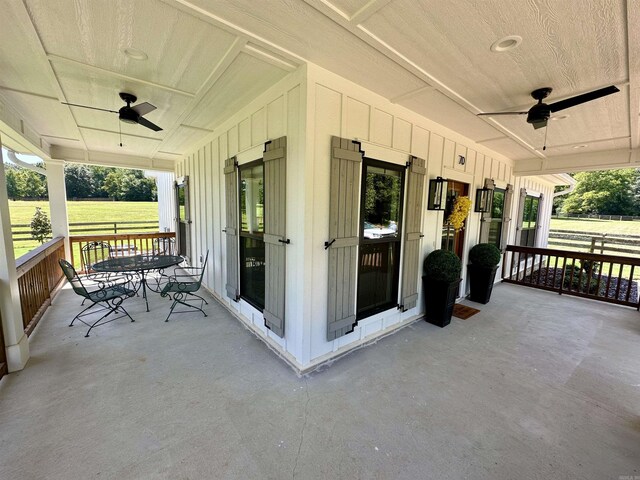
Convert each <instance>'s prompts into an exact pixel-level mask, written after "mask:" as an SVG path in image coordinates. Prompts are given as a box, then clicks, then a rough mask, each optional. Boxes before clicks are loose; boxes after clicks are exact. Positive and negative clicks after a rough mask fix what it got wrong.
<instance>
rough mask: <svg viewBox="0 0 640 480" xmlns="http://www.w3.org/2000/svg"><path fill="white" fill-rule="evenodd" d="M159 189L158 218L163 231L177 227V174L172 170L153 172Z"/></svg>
mask: <svg viewBox="0 0 640 480" xmlns="http://www.w3.org/2000/svg"><path fill="white" fill-rule="evenodd" d="M153 175H154V176H155V178H156V187H157V189H158V190H157V191H158V219H159V227H160V231H161V232H173V231H174V230H175V229H176V192H175V181H176V180H175V175H174V174H173V173H172V172H153Z"/></svg>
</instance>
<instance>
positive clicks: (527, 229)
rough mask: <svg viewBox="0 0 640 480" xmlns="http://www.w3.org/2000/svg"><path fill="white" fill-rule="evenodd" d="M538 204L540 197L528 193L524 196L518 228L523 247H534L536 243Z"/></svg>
mask: <svg viewBox="0 0 640 480" xmlns="http://www.w3.org/2000/svg"><path fill="white" fill-rule="evenodd" d="M539 205H540V199H539V198H538V197H532V196H530V195H527V196H525V197H524V207H523V209H522V229H521V230H520V245H521V246H523V247H534V246H535V244H536V230H537V222H538V207H539Z"/></svg>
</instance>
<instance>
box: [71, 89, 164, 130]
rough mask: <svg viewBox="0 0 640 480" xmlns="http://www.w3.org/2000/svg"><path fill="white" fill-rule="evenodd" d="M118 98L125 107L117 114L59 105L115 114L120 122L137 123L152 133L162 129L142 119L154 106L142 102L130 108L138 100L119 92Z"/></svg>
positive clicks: (73, 104) (74, 104)
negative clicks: (124, 103)
mask: <svg viewBox="0 0 640 480" xmlns="http://www.w3.org/2000/svg"><path fill="white" fill-rule="evenodd" d="M120 98H121V99H122V100H123V101H124V102H126V104H127V105H126V106H124V107H122V108H121V109H120V110H118V111H117V112H116V111H115V110H108V109H106V108H98V107H90V106H88V105H78V104H76V103H67V102H61V103H63V104H64V105H71V106H72V107H81V108H90V109H92V110H100V111H102V112H110V113H117V114H118V118H120V121H121V122H124V123H137V124H138V125H142V126H143V127H147V128H150V129H151V130H153V131H154V132H159V131H160V130H162V128H160V127H159V126H158V125H156V124H155V123H152V122H150V121H149V120H147V119H146V118H144V115H146V114H147V113H149V112H153V111H154V110H155V109H156V107H155V106H154V105H151V104H150V103H149V102H143V103H139V104H137V105H135V106H133V107H132V106H131V104H132V103H135V102H136V100H137V99H138V98H137V97H136V96H135V95H133V94H131V93H126V92H120Z"/></svg>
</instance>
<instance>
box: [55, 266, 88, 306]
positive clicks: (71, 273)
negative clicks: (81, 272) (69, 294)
mask: <svg viewBox="0 0 640 480" xmlns="http://www.w3.org/2000/svg"><path fill="white" fill-rule="evenodd" d="M58 263H59V264H60V268H62V271H63V272H64V276H65V277H67V280H68V281H69V283H70V284H71V286H72V287H73V291H74V292H76V293H77V294H78V295H80V296H82V297H87V298H89V293H88V292H87V289H86V288H84V285H83V284H82V280H80V277H79V276H78V273H77V272H76V269H75V268H73V265H71V264H70V263H69V262H67V261H66V260H65V259H64V258H61V259H60V260H59V261H58Z"/></svg>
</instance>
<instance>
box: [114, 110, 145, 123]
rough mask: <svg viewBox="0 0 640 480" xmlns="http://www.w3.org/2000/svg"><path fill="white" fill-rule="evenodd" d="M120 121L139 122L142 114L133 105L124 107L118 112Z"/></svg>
mask: <svg viewBox="0 0 640 480" xmlns="http://www.w3.org/2000/svg"><path fill="white" fill-rule="evenodd" d="M118 114H119V117H120V121H121V122H124V123H138V119H139V118H140V115H138V113H137V112H136V111H135V110H133V109H132V108H131V107H122V108H121V109H120V111H119V112H118Z"/></svg>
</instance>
